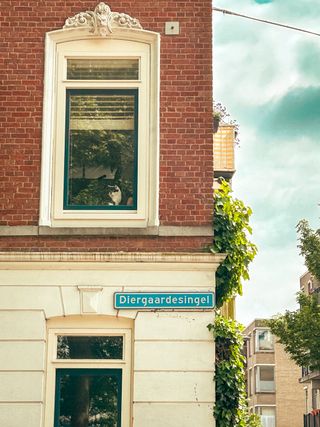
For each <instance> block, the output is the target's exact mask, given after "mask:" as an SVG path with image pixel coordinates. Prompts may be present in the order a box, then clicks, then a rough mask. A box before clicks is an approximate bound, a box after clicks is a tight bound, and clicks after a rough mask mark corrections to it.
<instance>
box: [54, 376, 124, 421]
mask: <svg viewBox="0 0 320 427" xmlns="http://www.w3.org/2000/svg"><path fill="white" fill-rule="evenodd" d="M103 374H105V375H108V376H112V377H114V378H115V379H116V381H117V386H118V399H117V424H116V427H121V409H122V369H105V368H104V369H99V368H92V369H88V368H74V369H72V368H59V369H56V390H55V409H54V427H61V425H60V422H59V416H60V398H61V381H60V380H61V377H62V376H65V375H70V376H74V377H76V376H77V377H79V376H81V375H83V376H84V375H90V376H101V375H103Z"/></svg>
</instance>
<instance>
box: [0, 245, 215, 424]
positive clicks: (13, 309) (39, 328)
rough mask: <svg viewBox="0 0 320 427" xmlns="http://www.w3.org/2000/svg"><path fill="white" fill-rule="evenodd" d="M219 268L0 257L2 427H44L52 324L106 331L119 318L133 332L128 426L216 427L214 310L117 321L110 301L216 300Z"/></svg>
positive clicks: (174, 258) (209, 258)
mask: <svg viewBox="0 0 320 427" xmlns="http://www.w3.org/2000/svg"><path fill="white" fill-rule="evenodd" d="M137 261H140V262H137ZM220 261H221V259H220V257H219V256H213V255H209V254H183V255H179V254H118V255H117V254H94V253H92V254H88V253H86V254H79V253H73V254H72V253H69V254H66V253H65V254H59V253H55V254H21V253H19V254H18V253H17V254H14V253H10V254H5V253H2V254H0V283H1V286H0V324H1V328H0V425H8V426H10V427H21V425H25V420H26V419H27V420H28V427H48V426H46V425H45V411H46V410H51V409H50V408H46V401H47V400H48V396H46V395H45V390H46V379H47V355H46V351H47V342H46V341H47V331H46V327H47V323H48V322H47V320H48V319H52V318H59V317H60V318H61V319H60V321H61V322H62V323H63V318H65V319H66V320H67V321H69V319H74V320H76V319H77V318H79V319H82V320H84V321H85V320H86V319H88V322H90V321H94V322H96V325H97V327H98V326H99V328H101V327H102V328H103V327H105V328H108V319H111V317H110V316H112V318H113V319H116V318H117V316H118V317H119V316H120V317H124V318H127V319H131V321H130V322H131V324H132V328H133V330H132V359H131V362H132V363H131V372H132V381H131V384H130V385H128V387H130V396H131V399H130V401H131V404H130V411H129V412H130V419H129V420H128V424H126V425H129V426H134V427H151V426H152V427H158V426H159V427H160V426H161V427H163V426H166V427H171V426H172V427H173V426H174V427H177V426H181V427H182V426H183V427H194V425H195V423H197V424H198V425H201V427H212V426H214V419H213V416H212V408H213V404H214V383H213V371H214V344H213V341H212V335H211V334H210V333H209V332H208V330H207V328H206V325H207V324H208V323H210V322H212V320H213V313H212V311H201V312H172V311H171V312H170V311H167V312H159V311H158V312H143V311H140V312H137V311H121V312H118V311H117V310H115V309H114V308H113V294H114V292H117V291H154V292H156V291H169V292H174V291H183V292H187V291H212V290H213V289H214V273H215V270H216V268H217V266H218V265H219V262H220ZM91 297H92V298H91ZM91 303H92V304H91ZM88 311H91V313H90V314H89V313H88V314H84V312H88ZM76 316H78V317H76ZM80 316H81V317H80ZM90 319H91V320H90ZM50 322H51V320H50ZM50 322H49V323H50ZM79 322H80V321H79ZM80 323H81V322H80ZM109 324H110V323H109ZM52 393H54V390H52ZM46 399H47V400H46ZM50 427H52V426H50Z"/></svg>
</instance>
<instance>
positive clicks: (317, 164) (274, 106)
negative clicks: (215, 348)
mask: <svg viewBox="0 0 320 427" xmlns="http://www.w3.org/2000/svg"><path fill="white" fill-rule="evenodd" d="M263 1H264V2H263ZM262 4H264V7H262ZM215 5H216V6H217V7H219V6H220V7H223V8H225V9H229V10H233V11H236V12H239V13H244V14H247V15H251V16H257V17H259V18H265V19H268V20H274V21H276V22H282V23H287V24H289V25H294V26H297V27H300V28H301V27H302V28H307V29H310V30H312V29H315V30H317V27H318V22H317V17H318V16H319V14H320V2H316V1H315V0H301V1H299V2H295V3H292V0H281V1H280V0H273V1H272V2H271V1H268V3H267V2H266V0H242V1H241V2H238V1H237V0H216V1H215ZM214 32H215V46H214V64H213V65H214V93H215V98H216V99H217V100H218V101H220V102H222V103H223V104H224V105H225V106H226V107H227V110H228V112H229V113H230V114H231V116H232V118H233V119H236V120H237V121H238V122H239V125H240V148H239V149H236V169H237V172H236V175H235V177H234V179H233V188H234V194H235V196H236V197H238V198H240V199H241V200H244V202H245V203H246V204H248V205H249V206H251V207H252V209H253V212H254V213H253V216H252V221H251V225H252V227H253V236H252V240H253V241H254V242H255V243H256V244H257V245H258V247H259V254H258V257H257V258H256V260H255V261H254V263H253V265H252V268H251V280H250V281H249V283H246V284H244V295H245V296H244V297H242V298H240V301H239V304H238V308H239V309H238V310H237V312H238V317H239V319H240V320H241V321H243V322H245V323H248V322H249V321H251V320H253V318H255V317H269V316H271V315H273V314H276V313H278V312H283V311H284V310H285V309H286V308H289V309H292V308H294V307H295V293H296V292H297V291H298V289H299V275H300V274H302V273H303V272H304V271H305V267H304V264H303V259H302V258H301V257H300V256H299V251H298V249H297V233H296V228H295V227H296V224H297V222H298V221H299V220H300V219H302V218H306V219H308V220H309V221H310V223H311V226H312V227H313V228H319V225H320V224H319V216H320V209H319V206H318V203H319V202H320V186H319V182H320V141H319V135H320V120H319V117H320V102H319V100H320V73H319V69H320V44H319V38H318V37H313V36H309V35H306V34H303V33H300V32H296V31H292V30H286V29H283V28H278V27H274V26H270V25H265V24H261V23H257V22H253V21H249V20H246V19H243V18H239V17H233V16H229V15H222V14H218V13H215V17H214Z"/></svg>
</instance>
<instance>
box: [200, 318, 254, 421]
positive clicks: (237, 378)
mask: <svg viewBox="0 0 320 427" xmlns="http://www.w3.org/2000/svg"><path fill="white" fill-rule="evenodd" d="M208 328H209V330H210V331H212V332H213V336H214V338H215V342H216V372H215V378H214V379H215V383H216V404H215V408H214V416H215V419H216V425H217V427H261V424H260V419H259V417H258V416H257V415H255V414H249V411H248V405H247V396H246V386H245V369H244V366H245V357H244V356H243V354H242V347H243V335H242V331H243V327H242V326H241V325H239V323H237V322H236V321H234V320H230V319H226V318H225V317H223V316H221V315H220V314H217V315H216V317H215V321H214V324H210V325H208Z"/></svg>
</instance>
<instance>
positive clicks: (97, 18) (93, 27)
mask: <svg viewBox="0 0 320 427" xmlns="http://www.w3.org/2000/svg"><path fill="white" fill-rule="evenodd" d="M77 27H89V31H90V33H93V34H95V35H100V36H102V37H105V36H108V35H110V34H111V33H112V29H113V28H135V29H139V30H141V29H142V26H141V24H140V22H139V21H138V19H135V18H132V17H131V16H129V15H127V14H126V13H118V12H111V9H110V7H109V6H108V5H107V4H106V3H104V2H101V3H99V4H98V6H97V7H96V8H95V9H94V11H93V12H92V11H86V12H80V13H78V14H77V15H75V16H73V17H71V18H68V19H67V20H66V22H65V25H64V27H63V28H77Z"/></svg>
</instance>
